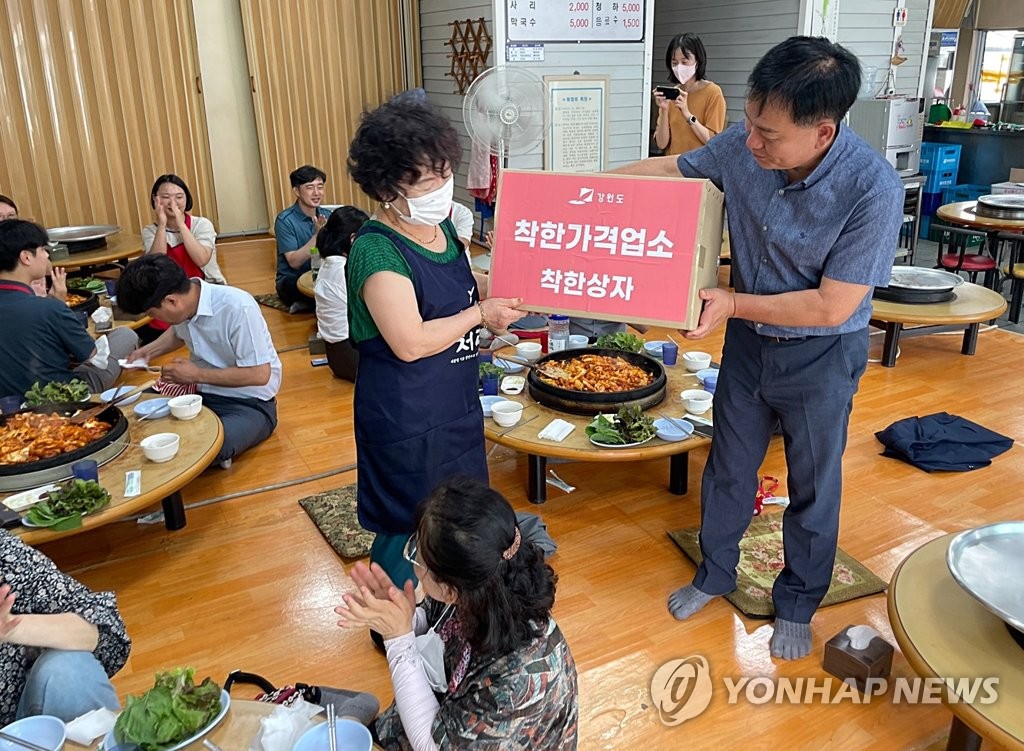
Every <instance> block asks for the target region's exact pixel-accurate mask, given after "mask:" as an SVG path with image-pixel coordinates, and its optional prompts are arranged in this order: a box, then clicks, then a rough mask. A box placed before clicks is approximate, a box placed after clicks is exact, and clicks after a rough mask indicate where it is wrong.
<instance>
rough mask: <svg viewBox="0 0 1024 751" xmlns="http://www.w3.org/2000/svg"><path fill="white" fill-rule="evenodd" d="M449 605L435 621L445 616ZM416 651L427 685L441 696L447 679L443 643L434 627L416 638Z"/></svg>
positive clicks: (446, 686) (444, 690)
mask: <svg viewBox="0 0 1024 751" xmlns="http://www.w3.org/2000/svg"><path fill="white" fill-rule="evenodd" d="M451 608H452V606H451V605H449V606H448V607H446V608H445V609H444V610H443V611H442V612H441V616H440V617H439V618H438V619H437V622H438V623H440V622H441V621H443V620H444V617H445V615H446V614H447V613H448V611H449V610H451ZM416 650H417V651H418V652H419V653H420V657H421V658H422V660H423V672H424V673H426V675H427V683H429V684H430V688H431V689H433V690H434V691H435V692H436V693H439V694H443V693H446V692H447V691H448V677H447V676H446V675H445V671H444V641H443V640H442V639H441V637H440V636H438V634H437V631H435V630H434V626H431V627H430V628H428V629H427V632H426V633H424V634H420V635H419V636H417V637H416Z"/></svg>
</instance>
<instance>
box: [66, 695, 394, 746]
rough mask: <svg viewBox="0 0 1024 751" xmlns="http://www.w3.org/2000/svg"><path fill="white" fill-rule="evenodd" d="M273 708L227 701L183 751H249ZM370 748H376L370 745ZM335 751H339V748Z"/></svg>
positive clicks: (320, 717) (320, 716)
mask: <svg viewBox="0 0 1024 751" xmlns="http://www.w3.org/2000/svg"><path fill="white" fill-rule="evenodd" d="M276 708H277V705H276V704H268V703H267V702H263V701H252V700H251V699H235V698H232V699H231V706H230V707H229V708H228V712H227V714H226V715H224V719H223V720H221V722H220V724H219V725H217V727H215V728H214V729H213V730H212V731H210V732H209V733H207V734H206V735H205V736H203V738H200V739H199V740H198V741H196V742H195V743H190V744H189V745H187V746H185V749H184V751H206V747H205V746H204V745H203V740H206V739H208V740H211V741H213V742H214V743H216V744H217V745H218V746H220V747H221V749H223V751H249V744H250V743H252V741H253V739H255V738H256V733H258V732H259V730H260V720H262V719H263V718H264V717H269V716H270V714H271V713H272V712H273V711H274V710H275V709H276ZM324 719H326V718H325V717H324V714H323V713H322V712H321V713H320V714H318V715H317V716H316V717H314V718H313V722H315V723H320V722H323V721H324ZM98 745H99V743H94V744H93V745H92V746H80V745H78V744H77V743H72V742H71V741H68V742H67V747H68V748H96V747H98ZM373 748H374V749H380V746H378V745H377V744H374V746H373ZM339 751H341V750H340V749H339Z"/></svg>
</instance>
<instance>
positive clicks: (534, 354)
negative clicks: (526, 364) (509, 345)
mask: <svg viewBox="0 0 1024 751" xmlns="http://www.w3.org/2000/svg"><path fill="white" fill-rule="evenodd" d="M540 349H541V348H540V342H519V344H517V345H516V354H517V355H519V356H520V357H521V358H523V359H524V360H529V361H530V362H537V360H539V359H540Z"/></svg>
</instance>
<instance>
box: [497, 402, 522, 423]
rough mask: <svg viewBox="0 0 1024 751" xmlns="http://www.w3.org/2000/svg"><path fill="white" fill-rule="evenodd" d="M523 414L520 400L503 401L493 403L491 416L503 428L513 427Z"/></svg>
mask: <svg viewBox="0 0 1024 751" xmlns="http://www.w3.org/2000/svg"><path fill="white" fill-rule="evenodd" d="M522 416H523V405H522V404H520V403H519V402H513V401H508V400H505V401H501V402H498V403H497V404H492V405H491V417H493V418H494V421H495V422H496V423H498V424H499V425H500V426H501V427H503V428H511V427H512V426H513V425H515V424H516V423H517V422H519V420H520V419H521V418H522Z"/></svg>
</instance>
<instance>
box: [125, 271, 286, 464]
mask: <svg viewBox="0 0 1024 751" xmlns="http://www.w3.org/2000/svg"><path fill="white" fill-rule="evenodd" d="M117 302H118V305H119V306H120V307H121V308H122V309H123V310H125V311H128V312H130V313H136V314H137V313H145V314H146V315H148V316H150V317H151V318H155V319H157V320H160V321H164V322H165V323H168V324H170V328H169V329H168V330H167V331H165V332H164V333H163V334H161V335H160V337H159V338H158V339H156V340H155V341H153V342H151V343H149V344H147V345H146V346H145V347H141V348H139V349H137V350H135V352H133V353H132V354H131V355H129V359H130V360H139V359H141V360H145V361H147V362H148V361H149V360H150V358H153V357H158V356H159V355H164V354H167V353H168V352H173V351H174V350H176V349H178V348H180V347H182V346H183V345H184V346H187V347H188V350H189V355H190V357H189V359H187V360H186V359H184V358H175V359H174V360H172V361H171V362H170V363H169V364H166V365H164V366H163V368H162V370H161V377H162V378H163V379H164V380H165V381H170V382H171V383H180V384H189V385H196V386H197V387H198V388H199V392H200V393H201V394H202V395H203V404H204V405H205V406H207V407H209V408H210V409H211V410H213V411H214V412H215V413H216V414H217V416H218V417H219V418H220V420H221V423H222V424H223V426H224V445H223V446H222V447H221V450H220V453H219V454H218V455H217V462H218V463H219V464H220V465H221V466H222V467H224V468H225V469H227V468H228V467H230V466H231V460H232V459H233V458H234V457H236V456H238V455H239V454H241V453H242V452H243V451H245V450H246V449H248V448H250V447H251V446H255V445H256V444H257V443H260V442H262V441H264V440H266V439H267V438H268V437H269V436H270V434H271V433H273V432H274V428H276V427H277V400H276V397H277V392H278V390H279V389H280V387H281V360H280V359H279V358H278V356H277V351H276V350H275V349H274V342H273V340H272V339H271V338H270V331H269V330H268V329H267V323H266V321H264V320H263V315H262V314H261V313H260V309H259V305H257V304H256V301H255V300H254V299H253V297H252V295H250V294H249V293H248V292H244V291H242V290H240V289H236V288H234V287H228V286H223V285H215V284H209V283H208V282H205V281H203V280H201V279H189V278H188V277H187V276H185V272H184V270H183V269H182V268H181V267H180V266H179V265H178V264H176V263H175V262H174V261H172V260H171V259H170V258H168V257H167V256H162V255H158V256H151V255H150V256H143V257H142V258H139V259H138V260H136V261H132V262H131V263H129V264H128V266H127V267H126V268H125V270H124V271H123V272H122V274H121V278H120V279H119V280H118V283H117Z"/></svg>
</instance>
